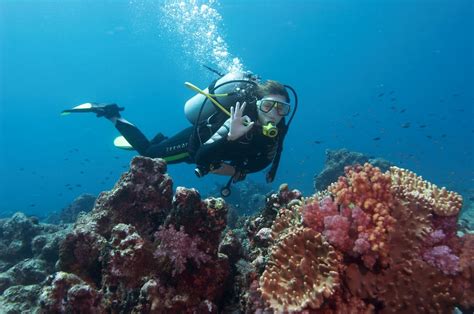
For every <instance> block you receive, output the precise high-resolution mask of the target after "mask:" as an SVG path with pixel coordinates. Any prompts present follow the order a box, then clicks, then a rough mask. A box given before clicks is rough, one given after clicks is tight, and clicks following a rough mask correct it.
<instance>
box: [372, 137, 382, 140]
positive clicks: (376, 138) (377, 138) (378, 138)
mask: <svg viewBox="0 0 474 314" xmlns="http://www.w3.org/2000/svg"><path fill="white" fill-rule="evenodd" d="M372 140H374V141H380V137H374V138H373V139H372Z"/></svg>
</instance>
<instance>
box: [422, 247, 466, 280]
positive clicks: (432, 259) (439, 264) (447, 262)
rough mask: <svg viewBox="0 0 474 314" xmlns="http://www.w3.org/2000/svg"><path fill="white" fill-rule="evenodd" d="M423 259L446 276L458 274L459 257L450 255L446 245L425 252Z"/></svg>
mask: <svg viewBox="0 0 474 314" xmlns="http://www.w3.org/2000/svg"><path fill="white" fill-rule="evenodd" d="M423 259H424V260H425V261H426V262H427V263H428V264H430V265H432V266H434V267H436V268H438V269H439V270H441V271H442V272H443V273H444V274H446V275H456V274H457V273H458V272H459V257H457V256H456V255H454V254H452V253H451V249H450V248H449V247H448V246H446V245H438V246H435V247H433V248H432V249H430V250H428V251H426V252H425V253H424V254H423Z"/></svg>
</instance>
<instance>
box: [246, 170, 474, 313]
mask: <svg viewBox="0 0 474 314" xmlns="http://www.w3.org/2000/svg"><path fill="white" fill-rule="evenodd" d="M328 192H329V193H330V194H329V195H328V193H324V194H323V195H314V196H312V197H310V198H305V199H304V200H303V201H300V202H290V203H288V204H286V205H285V204H283V206H282V208H281V209H280V212H279V214H278V216H277V217H276V218H275V219H274V221H273V224H272V239H273V241H272V242H271V243H270V245H269V247H268V246H267V244H260V243H258V242H255V243H256V247H254V248H250V249H251V250H253V251H254V252H259V253H260V255H259V256H258V257H255V259H254V260H253V261H252V263H256V262H257V260H259V262H260V263H261V264H264V267H263V269H264V270H263V271H261V270H260V269H259V268H255V273H254V274H253V277H254V278H257V279H258V280H254V281H253V282H252V283H251V284H250V285H249V286H248V293H247V295H246V298H247V299H246V302H245V303H243V308H242V309H243V311H246V312H249V313H250V312H255V311H260V312H268V313H272V312H286V311H290V312H294V311H295V312H300V311H301V312H305V311H310V312H313V311H314V312H317V313H319V312H321V313H342V312H347V311H349V309H350V312H351V313H368V312H369V313H370V312H380V313H397V312H398V313H399V312H406V313H418V312H442V313H445V312H451V311H453V310H454V307H456V306H457V307H459V308H460V309H461V310H463V311H466V312H468V311H472V309H473V307H474V297H473V294H472V291H473V282H474V280H473V279H474V278H473V273H472V271H473V269H474V258H473V257H472V256H473V254H472V250H473V243H474V237H473V236H472V235H465V236H463V237H459V236H458V235H457V234H456V219H457V215H458V213H459V209H460V208H461V205H462V199H461V198H460V196H459V195H458V194H457V193H454V192H449V191H445V190H444V189H437V188H436V187H435V186H434V185H433V184H431V183H429V182H426V181H424V180H423V179H422V178H421V177H418V176H416V175H415V174H413V173H411V172H409V171H407V170H403V169H399V168H396V167H391V168H390V170H389V171H387V172H385V173H382V172H381V171H380V169H378V168H376V167H374V166H372V165H371V164H368V163H366V164H364V165H363V166H360V165H355V166H351V167H346V169H345V176H344V177H340V178H339V180H338V181H337V182H335V183H333V184H332V185H331V186H330V187H329V191H328ZM256 234H258V231H257V232H256ZM303 234H305V235H306V236H303ZM258 246H260V247H258ZM262 247H264V248H265V249H263V248H262ZM323 247H324V248H326V249H322V248H323ZM318 250H319V251H318ZM321 250H322V251H321ZM315 252H318V253H315ZM313 254H315V255H313ZM249 256H250V257H253V256H255V255H253V254H249ZM318 267H320V268H321V269H320V270H319V271H316V272H315V273H313V271H315V270H316V269H317V268H318ZM340 283H344V284H340ZM289 287H291V288H289Z"/></svg>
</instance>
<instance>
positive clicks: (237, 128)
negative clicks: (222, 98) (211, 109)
mask: <svg viewBox="0 0 474 314" xmlns="http://www.w3.org/2000/svg"><path fill="white" fill-rule="evenodd" d="M246 105H247V103H245V102H244V103H243V104H242V106H240V102H237V103H236V104H235V110H234V107H233V106H232V107H230V130H229V134H228V135H227V139H228V140H229V141H235V140H237V139H239V138H240V137H241V136H243V135H245V134H246V133H247V132H248V131H250V129H252V127H253V124H254V122H253V121H252V120H250V118H249V117H248V116H243V117H242V114H243V113H244V109H245V106H246Z"/></svg>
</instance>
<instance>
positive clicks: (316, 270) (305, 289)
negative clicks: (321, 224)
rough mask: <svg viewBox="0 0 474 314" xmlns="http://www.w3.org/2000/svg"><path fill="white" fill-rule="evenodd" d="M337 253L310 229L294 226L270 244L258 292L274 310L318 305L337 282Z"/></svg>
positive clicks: (318, 234) (331, 291)
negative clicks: (268, 256)
mask: <svg viewBox="0 0 474 314" xmlns="http://www.w3.org/2000/svg"><path fill="white" fill-rule="evenodd" d="M338 263H340V261H338V259H337V255H336V253H335V251H334V249H333V248H332V246H330V245H329V244H328V243H327V242H326V241H325V240H324V239H323V237H322V236H321V234H320V233H318V232H316V231H314V230H312V229H310V228H301V227H300V228H297V229H294V230H293V232H290V233H289V234H288V235H287V236H286V237H284V238H283V239H282V240H281V242H279V243H278V244H277V245H275V246H274V247H273V251H272V254H271V257H270V260H269V262H268V264H267V267H266V268H265V271H264V273H263V275H262V277H261V278H260V292H261V293H262V297H263V299H264V300H266V301H267V302H268V303H269V305H270V307H271V308H272V309H274V310H275V311H277V312H282V311H300V310H302V309H304V308H307V307H309V308H312V309H317V308H319V307H320V306H321V305H322V303H323V301H324V298H329V297H330V296H331V295H332V294H333V293H334V290H335V288H336V287H338V285H339V274H338V272H337V267H338Z"/></svg>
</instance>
